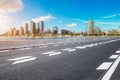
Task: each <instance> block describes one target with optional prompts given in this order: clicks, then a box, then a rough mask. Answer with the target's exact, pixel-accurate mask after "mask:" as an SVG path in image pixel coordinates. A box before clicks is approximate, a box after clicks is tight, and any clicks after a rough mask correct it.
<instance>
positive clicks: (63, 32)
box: [61, 29, 69, 35]
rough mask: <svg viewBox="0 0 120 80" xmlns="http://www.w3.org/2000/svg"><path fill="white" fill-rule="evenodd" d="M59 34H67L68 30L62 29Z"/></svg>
mask: <svg viewBox="0 0 120 80" xmlns="http://www.w3.org/2000/svg"><path fill="white" fill-rule="evenodd" d="M61 34H62V35H66V34H69V31H68V30H66V29H62V30H61Z"/></svg>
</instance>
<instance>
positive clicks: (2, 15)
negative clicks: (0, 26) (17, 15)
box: [0, 13, 8, 19]
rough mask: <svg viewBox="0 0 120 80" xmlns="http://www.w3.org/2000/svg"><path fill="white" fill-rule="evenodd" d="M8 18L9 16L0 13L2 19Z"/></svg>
mask: <svg viewBox="0 0 120 80" xmlns="http://www.w3.org/2000/svg"><path fill="white" fill-rule="evenodd" d="M7 17H8V16H7V15H5V14H2V13H0V19H4V18H7Z"/></svg>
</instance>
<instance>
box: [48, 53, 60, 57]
mask: <svg viewBox="0 0 120 80" xmlns="http://www.w3.org/2000/svg"><path fill="white" fill-rule="evenodd" d="M58 54H61V52H56V53H53V54H49V56H54V55H58Z"/></svg>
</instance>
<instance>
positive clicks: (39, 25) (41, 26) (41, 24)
mask: <svg viewBox="0 0 120 80" xmlns="http://www.w3.org/2000/svg"><path fill="white" fill-rule="evenodd" d="M43 31H44V21H40V22H39V23H38V32H39V33H40V34H42V33H43Z"/></svg>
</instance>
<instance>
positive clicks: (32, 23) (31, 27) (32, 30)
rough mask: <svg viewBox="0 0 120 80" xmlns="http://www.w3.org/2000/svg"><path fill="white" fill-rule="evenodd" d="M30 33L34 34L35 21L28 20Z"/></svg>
mask: <svg viewBox="0 0 120 80" xmlns="http://www.w3.org/2000/svg"><path fill="white" fill-rule="evenodd" d="M30 34H31V35H33V34H36V25H35V22H33V21H31V22H30Z"/></svg>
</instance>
